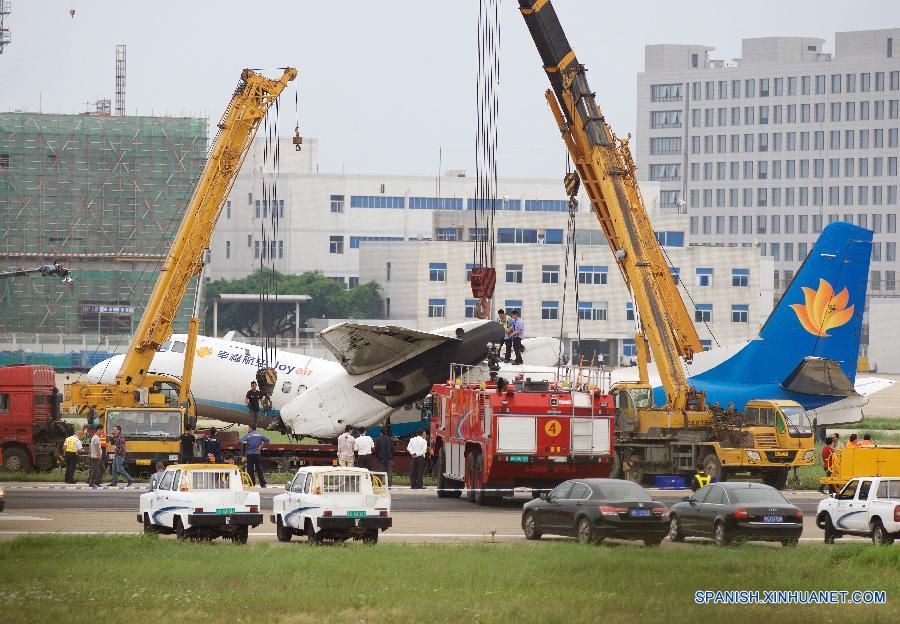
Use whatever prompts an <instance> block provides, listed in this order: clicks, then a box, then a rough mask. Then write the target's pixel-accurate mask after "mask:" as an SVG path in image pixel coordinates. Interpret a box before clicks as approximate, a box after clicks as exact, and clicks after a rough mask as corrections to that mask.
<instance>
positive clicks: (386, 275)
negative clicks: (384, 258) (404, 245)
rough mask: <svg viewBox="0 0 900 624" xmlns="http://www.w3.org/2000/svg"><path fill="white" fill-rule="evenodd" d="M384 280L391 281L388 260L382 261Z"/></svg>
mask: <svg viewBox="0 0 900 624" xmlns="http://www.w3.org/2000/svg"><path fill="white" fill-rule="evenodd" d="M384 281H386V282H389V281H391V263H390V262H385V263H384Z"/></svg>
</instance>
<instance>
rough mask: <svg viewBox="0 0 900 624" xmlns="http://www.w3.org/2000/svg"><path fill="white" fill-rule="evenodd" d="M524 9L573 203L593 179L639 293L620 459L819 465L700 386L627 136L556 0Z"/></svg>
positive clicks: (619, 257)
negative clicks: (654, 372) (739, 418)
mask: <svg viewBox="0 0 900 624" xmlns="http://www.w3.org/2000/svg"><path fill="white" fill-rule="evenodd" d="M519 7H520V11H521V13H522V15H523V17H524V18H525V23H526V25H527V27H528V30H529V32H530V33H531V36H532V38H533V39H534V42H535V45H536V47H537V49H538V53H539V54H540V56H541V60H542V61H543V63H544V70H545V71H546V73H547V77H548V78H549V79H550V84H551V87H552V88H551V89H548V90H547V91H546V94H545V95H546V98H547V102H548V103H549V105H550V110H551V112H552V113H553V117H554V119H555V121H556V124H557V127H558V128H559V130H560V133H561V135H562V139H563V141H564V143H565V145H566V148H567V149H568V151H569V154H570V155H571V157H572V161H573V163H574V166H575V171H576V172H577V175H575V174H570V175H568V176H567V178H566V188H567V191H568V192H569V195H570V197H571V198H572V200H573V201H574V196H575V194H577V191H578V187H579V183H583V184H584V189H585V192H586V193H587V196H588V198H589V199H590V201H591V206H592V208H593V210H594V214H595V215H596V217H597V219H598V220H599V222H600V225H601V227H602V229H603V232H604V234H605V235H606V239H607V241H608V243H609V246H610V249H611V250H612V252H613V256H614V258H615V260H616V263H617V265H618V267H619V270H620V272H621V273H622V276H623V278H624V280H625V284H626V285H627V286H628V288H629V289H630V290H631V294H632V297H633V299H634V301H635V311H636V315H637V318H638V322H639V331H638V332H637V334H636V336H635V344H636V345H637V356H638V371H639V372H638V375H639V380H638V381H636V382H628V383H619V384H616V385H615V386H614V387H613V388H612V392H613V394H614V396H615V399H616V408H617V410H616V412H617V417H616V430H617V432H616V443H617V446H618V448H619V455H617V458H618V460H619V463H620V465H622V466H623V467H624V469H625V471H626V473H627V474H629V476H631V477H632V478H635V479H637V480H639V479H640V478H641V477H642V476H643V475H644V474H654V473H655V474H672V473H675V472H693V470H694V469H695V468H696V467H697V466H699V465H703V466H704V467H705V468H706V470H707V471H708V472H709V473H710V474H712V476H714V477H715V478H717V479H719V480H724V479H725V478H727V476H728V474H729V473H737V472H741V473H749V474H751V475H754V476H761V477H762V478H763V479H764V480H765V481H766V482H767V483H770V484H773V485H778V486H782V487H783V485H784V483H785V482H786V480H787V473H788V468H789V467H790V466H793V465H800V464H802V465H806V464H809V463H812V461H813V458H814V452H812V453H810V452H808V451H811V450H812V448H813V441H812V437H811V436H810V437H809V438H800V439H798V438H791V437H790V436H789V435H788V434H787V432H784V433H783V434H782V433H781V432H779V431H776V427H775V425H774V421H775V419H774V418H773V419H772V422H771V423H769V421H768V420H767V418H763V419H762V421H760V422H765V423H767V424H764V425H760V426H751V427H738V426H736V425H735V424H734V419H733V418H731V415H730V414H728V413H725V412H724V411H723V410H719V409H716V410H712V409H710V408H709V407H708V406H707V405H706V401H705V395H704V393H703V392H700V391H698V390H696V389H695V388H694V387H693V386H692V385H691V383H690V379H689V378H688V375H687V370H686V367H685V362H690V361H691V360H692V358H693V356H694V354H695V353H697V352H699V351H701V350H702V346H701V343H700V339H699V337H698V335H697V331H696V329H695V328H694V324H693V323H692V321H691V316H690V314H689V313H688V310H687V308H686V307H685V305H684V302H683V301H682V299H681V296H680V294H679V293H678V289H677V287H676V284H675V282H674V280H673V279H672V275H671V273H670V270H669V265H668V263H667V262H666V259H665V256H664V254H663V251H662V248H661V246H660V244H659V241H658V240H657V238H656V233H655V232H654V230H653V226H652V224H651V223H650V218H649V216H648V215H647V210H646V208H645V206H644V200H643V198H642V197H641V192H640V189H639V187H638V183H637V177H636V175H635V173H636V167H635V164H634V160H633V158H632V156H631V150H630V149H629V147H628V140H627V139H625V140H621V139H619V138H617V137H616V136H615V134H613V132H612V129H611V127H610V125H609V124H608V123H607V122H606V120H605V118H604V116H603V113H602V111H601V110H600V107H599V106H598V105H597V103H596V101H595V99H594V93H593V92H592V91H591V90H590V87H589V86H588V82H587V78H586V75H585V68H584V66H583V65H582V64H581V63H579V62H578V59H577V58H576V56H575V52H574V51H573V50H572V48H571V47H570V46H569V42H568V40H567V39H566V35H565V32H564V31H563V28H562V25H561V24H560V22H559V18H558V17H557V15H556V11H555V9H554V8H553V5H552V3H551V2H549V0H519ZM651 355H652V359H653V362H654V363H655V364H656V367H657V369H658V371H659V375H660V379H661V381H662V385H663V388H664V389H665V392H666V402H665V404H664V405H658V406H655V405H653V392H652V387H651V385H650V382H649V376H648V371H647V366H648V361H649V359H650V356H651ZM751 404H752V408H753V409H754V410H756V411H754V412H753V413H754V414H758V413H760V411H759V410H761V411H762V413H764V414H769V413H770V412H771V413H772V414H775V413H776V412H778V411H779V410H781V409H783V408H797V409H799V410H801V411H802V409H803V408H802V407H800V405H799V404H797V403H795V402H793V401H767V400H760V401H753V402H751ZM751 404H748V408H747V411H748V412H749V411H751V410H750V409H749V408H750V407H751ZM748 436H749V437H748ZM762 440H765V441H766V444H765V446H766V449H765V451H769V450H772V452H773V453H776V455H772V457H776V458H777V457H780V456H779V455H777V453H785V455H784V456H785V457H787V456H788V454H789V456H790V457H796V459H795V461H793V462H790V463H784V462H780V461H770V460H769V459H768V457H769V455H767V453H766V452H765V451H763V450H761V449H760V448H758V446H761V441H762ZM770 441H774V444H770ZM773 447H774V448H773ZM798 449H802V450H804V452H802V453H799V452H797V450H798Z"/></svg>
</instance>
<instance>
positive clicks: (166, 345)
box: [157, 340, 172, 353]
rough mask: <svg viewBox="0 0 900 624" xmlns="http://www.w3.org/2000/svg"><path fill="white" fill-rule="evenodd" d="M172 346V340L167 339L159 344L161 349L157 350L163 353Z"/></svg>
mask: <svg viewBox="0 0 900 624" xmlns="http://www.w3.org/2000/svg"><path fill="white" fill-rule="evenodd" d="M171 347H172V341H171V340H166V341H165V342H164V343H162V344H161V345H159V349H157V351H158V352H160V353H162V352H163V351H168V350H169V349H170V348H171Z"/></svg>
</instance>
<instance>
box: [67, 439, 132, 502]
mask: <svg viewBox="0 0 900 624" xmlns="http://www.w3.org/2000/svg"><path fill="white" fill-rule="evenodd" d="M82 438H90V441H89V442H88V456H89V458H90V460H91V469H90V473H89V475H88V485H90V486H91V488H93V489H96V488H98V487H100V480H101V479H102V478H103V440H102V439H101V438H100V430H99V429H98V430H95V431H94V432H93V433H91V431H90V428H89V427H87V426H85V427H84V428H82V430H81V437H79V436H77V435H76V434H74V433H73V434H72V435H70V436H69V437H67V438H66V439H65V440H64V441H63V459H64V460H65V464H66V473H65V479H64V481H65V482H66V483H75V468H76V467H77V466H78V453H79V451H81V450H82V449H83V448H84V443H83V442H82V441H81V440H82ZM106 443H107V445H108V446H112V447H113V449H115V450H114V451H113V452H114V455H113V461H112V468H111V472H112V479H111V480H110V483H109V484H110V485H111V486H114V487H115V486H117V485H118V484H119V474H121V475H122V476H123V477H124V478H125V481H126V482H127V485H126V486H125V487H131V484H132V483H134V479H132V478H131V475H130V474H128V471H127V470H125V436H124V435H122V428H121V427H119V426H118V425H117V426H115V427H113V430H112V433H111V434H110V435H109V437H108V438H107V440H106Z"/></svg>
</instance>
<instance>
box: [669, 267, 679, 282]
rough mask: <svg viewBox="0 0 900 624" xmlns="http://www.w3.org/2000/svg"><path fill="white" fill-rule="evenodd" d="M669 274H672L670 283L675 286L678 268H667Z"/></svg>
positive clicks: (677, 278) (677, 279)
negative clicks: (673, 283)
mask: <svg viewBox="0 0 900 624" xmlns="http://www.w3.org/2000/svg"><path fill="white" fill-rule="evenodd" d="M669 273H671V274H672V281H673V282H675V283H676V284H677V283H678V282H679V279H680V278H679V277H678V267H669Z"/></svg>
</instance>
